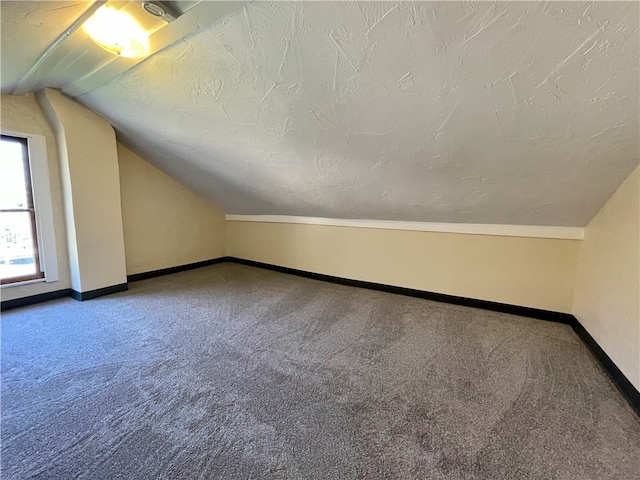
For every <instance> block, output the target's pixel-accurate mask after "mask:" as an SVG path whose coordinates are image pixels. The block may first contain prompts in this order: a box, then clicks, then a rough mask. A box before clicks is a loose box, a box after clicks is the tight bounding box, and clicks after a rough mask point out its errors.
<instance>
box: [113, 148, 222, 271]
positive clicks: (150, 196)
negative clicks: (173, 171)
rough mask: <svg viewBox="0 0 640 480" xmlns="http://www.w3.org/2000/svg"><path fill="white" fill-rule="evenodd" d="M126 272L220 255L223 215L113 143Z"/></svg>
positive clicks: (136, 156)
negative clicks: (116, 160)
mask: <svg viewBox="0 0 640 480" xmlns="http://www.w3.org/2000/svg"><path fill="white" fill-rule="evenodd" d="M118 162H119V164H120V194H121V195H122V223H123V227H124V246H125V254H126V260H127V275H132V274H134V273H142V272H150V271H152V270H159V269H161V268H167V267H175V266H178V265H185V264H188V263H194V262H200V261H203V260H210V259H212V258H218V257H221V256H224V254H225V231H224V230H225V219H224V214H223V213H222V212H221V211H220V210H218V209H217V208H216V207H215V206H214V205H212V204H211V203H210V202H209V201H208V200H206V199H205V198H203V197H201V196H200V195H198V194H196V193H194V192H192V191H191V190H189V189H188V188H186V187H184V186H183V185H181V184H179V183H178V182H176V181H175V180H174V179H173V178H171V177H169V176H168V175H166V174H165V173H163V172H161V171H160V170H158V169H157V168H156V167H154V166H153V165H151V164H150V163H148V162H147V161H145V160H144V159H142V158H140V157H139V156H138V155H136V154H135V153H133V152H131V151H130V150H129V149H128V148H126V147H125V146H123V145H121V144H118Z"/></svg>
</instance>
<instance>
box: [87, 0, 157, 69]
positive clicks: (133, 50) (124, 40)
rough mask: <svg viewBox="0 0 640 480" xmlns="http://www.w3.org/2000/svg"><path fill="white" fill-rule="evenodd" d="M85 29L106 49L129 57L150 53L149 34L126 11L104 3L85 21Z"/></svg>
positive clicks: (138, 56)
mask: <svg viewBox="0 0 640 480" xmlns="http://www.w3.org/2000/svg"><path fill="white" fill-rule="evenodd" d="M84 31H85V32H86V33H87V34H88V35H89V37H91V40H93V41H94V42H95V43H97V44H98V45H100V46H101V47H102V48H104V49H105V50H106V51H108V52H111V53H113V54H115V55H120V56H121V57H127V58H140V57H145V56H147V55H148V54H149V35H148V33H147V32H146V31H145V30H144V29H143V28H142V27H141V26H140V24H139V23H138V22H137V21H136V19H135V18H133V17H132V16H131V15H129V14H128V13H126V12H123V11H122V10H116V9H115V8H113V7H108V6H106V5H103V6H102V7H100V8H99V9H98V10H96V13H94V14H93V15H92V16H91V17H90V18H89V19H88V20H87V21H86V22H85V23H84Z"/></svg>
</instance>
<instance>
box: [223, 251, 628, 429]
mask: <svg viewBox="0 0 640 480" xmlns="http://www.w3.org/2000/svg"><path fill="white" fill-rule="evenodd" d="M227 261H229V262H233V263H238V264H241V265H247V266H251V267H257V268H264V269H266V270H273V271H275V272H280V273H287V274H290V275H297V276H300V277H305V278H311V279H314V280H322V281H325V282H331V283H337V284H340V285H347V286H351V287H358V288H367V289H370V290H378V291H382V292H387V293H395V294H398V295H406V296H409V297H416V298H422V299H425V300H433V301H436V302H442V303H449V304H453V305H461V306H465V307H472V308H479V309H483V310H491V311H494V312H501V313H510V314H512V315H520V316H522V317H529V318H535V319H538V320H547V321H549V322H555V323H562V324H564V325H568V326H570V327H571V328H572V329H573V330H574V331H575V332H576V335H578V337H579V338H580V339H581V340H582V342H583V343H584V344H585V346H586V347H587V348H588V349H589V351H590V352H591V354H592V355H593V356H594V357H595V358H596V360H597V361H598V363H599V364H600V366H601V367H602V368H603V369H604V371H605V373H606V374H607V375H608V376H609V378H610V379H611V381H612V382H613V384H614V385H615V386H616V388H617V389H618V391H619V392H620V393H621V394H622V396H623V397H624V399H625V400H626V401H627V403H629V406H630V407H631V408H632V409H633V410H634V412H635V413H636V414H637V415H638V416H640V392H638V390H636V388H635V387H634V386H633V385H632V383H631V382H630V381H629V380H628V379H627V377H625V376H624V374H623V373H622V371H620V369H619V368H618V367H617V366H616V364H615V363H613V360H611V357H609V355H607V353H606V352H605V351H604V350H603V349H602V348H601V347H600V345H598V343H597V342H596V341H595V340H594V338H593V337H592V336H591V335H590V334H589V332H587V330H586V329H585V328H584V327H583V326H582V324H581V323H580V322H579V321H578V319H577V318H576V317H575V316H574V315H571V314H569V313H561V312H553V311H549V310H541V309H537V308H530V307H522V306H519V305H510V304H506V303H498V302H491V301H488V300H478V299H474V298H467V297H458V296H455V295H446V294H443V293H434V292H427V291H424V290H415V289H412V288H404V287H396V286H393V285H386V284H382V283H373V282H366V281H362V280H352V279H348V278H343V277H335V276H332V275H324V274H321V273H314V272H308V271H306V270H298V269H295V268H289V267H282V266H280V265H273V264H270V263H263V262H257V261H255V260H246V259H244V258H236V257H227Z"/></svg>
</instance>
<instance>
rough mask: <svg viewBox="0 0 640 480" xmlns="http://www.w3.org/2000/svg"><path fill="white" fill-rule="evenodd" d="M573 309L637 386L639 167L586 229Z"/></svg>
mask: <svg viewBox="0 0 640 480" xmlns="http://www.w3.org/2000/svg"><path fill="white" fill-rule="evenodd" d="M577 272H578V273H577V280H576V290H575V296H574V305H573V313H574V315H575V316H576V318H577V319H578V320H579V321H580V323H581V324H582V325H583V326H584V327H585V328H586V329H587V331H588V332H589V333H590V334H591V336H592V337H593V338H594V339H595V340H596V342H598V344H599V345H600V347H602V349H603V350H604V351H605V352H607V354H608V355H609V356H610V357H611V359H612V360H613V361H614V362H615V363H616V365H617V366H618V367H619V368H620V370H622V372H623V373H624V374H625V375H626V377H627V378H628V379H629V380H630V381H631V383H633V384H634V385H635V387H636V388H637V389H638V390H640V170H639V169H638V168H636V169H635V171H634V172H633V173H631V175H630V176H629V177H628V178H627V179H626V180H625V181H624V182H623V183H622V185H621V186H620V187H619V188H618V190H617V191H616V193H615V194H614V195H613V196H612V197H611V199H609V201H608V202H607V203H606V204H605V205H604V207H602V209H601V210H600V212H598V214H597V215H596V216H595V217H594V218H593V219H592V220H591V222H590V223H589V225H588V226H587V228H586V229H585V237H584V240H583V241H582V242H581V246H580V256H579V261H578V268H577Z"/></svg>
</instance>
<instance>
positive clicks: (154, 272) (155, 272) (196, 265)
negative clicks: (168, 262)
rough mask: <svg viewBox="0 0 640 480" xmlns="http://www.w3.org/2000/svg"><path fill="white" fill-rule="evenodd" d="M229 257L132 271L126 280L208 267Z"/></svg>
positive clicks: (132, 280) (133, 280) (130, 280)
mask: <svg viewBox="0 0 640 480" xmlns="http://www.w3.org/2000/svg"><path fill="white" fill-rule="evenodd" d="M228 261H229V257H219V258H212V259H211V260H203V261H202V262H194V263H187V264H186V265H178V266H177V267H168V268H161V269H159V270H152V271H150V272H143V273H134V274H133V275H127V281H128V282H137V281H139V280H146V279H147V278H154V277H161V276H163V275H171V274H172V273H178V272H185V271H187V270H193V269H194V268H201V267H208V266H209V265H215V264H217V263H222V262H228Z"/></svg>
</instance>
